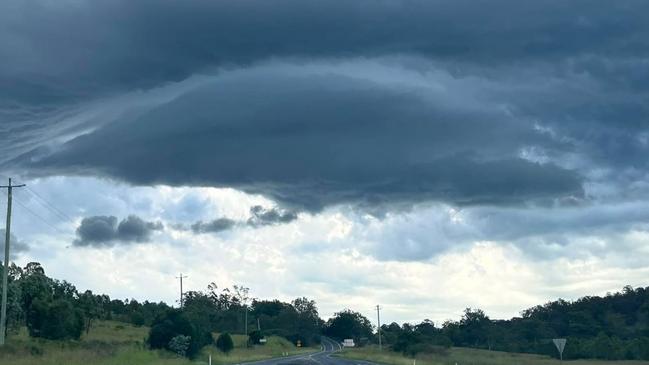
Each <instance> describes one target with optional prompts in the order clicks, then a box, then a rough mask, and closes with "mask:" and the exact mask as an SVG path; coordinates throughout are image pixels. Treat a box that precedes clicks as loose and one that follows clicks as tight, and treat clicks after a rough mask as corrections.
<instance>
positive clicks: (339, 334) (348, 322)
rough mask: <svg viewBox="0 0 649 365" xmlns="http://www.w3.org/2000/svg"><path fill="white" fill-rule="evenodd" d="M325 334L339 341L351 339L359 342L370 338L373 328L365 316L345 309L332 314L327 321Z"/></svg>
mask: <svg viewBox="0 0 649 365" xmlns="http://www.w3.org/2000/svg"><path fill="white" fill-rule="evenodd" d="M325 333H326V334H327V335H328V336H330V337H333V338H336V339H339V340H342V339H345V338H353V339H354V340H356V341H357V342H360V339H361V338H370V337H372V335H373V327H372V322H370V320H369V319H367V318H366V317H365V316H363V315H362V314H360V313H358V312H354V311H352V310H349V309H347V310H344V311H342V312H338V313H336V314H334V316H333V317H332V318H330V319H329V320H328V321H327V324H326V327H325Z"/></svg>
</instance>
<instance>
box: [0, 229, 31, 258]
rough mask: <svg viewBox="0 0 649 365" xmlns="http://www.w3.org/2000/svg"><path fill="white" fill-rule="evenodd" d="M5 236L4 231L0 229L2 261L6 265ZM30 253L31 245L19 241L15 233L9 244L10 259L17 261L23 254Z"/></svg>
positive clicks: (0, 255) (0, 254)
mask: <svg viewBox="0 0 649 365" xmlns="http://www.w3.org/2000/svg"><path fill="white" fill-rule="evenodd" d="M5 234H6V231H5V230H4V229H0V259H1V260H2V262H3V263H4V257H5ZM27 251H29V245H28V244H27V242H25V241H23V240H19V239H18V237H16V236H15V235H14V234H13V233H11V237H10V242H9V259H10V260H15V259H16V258H17V257H18V256H20V255H21V254H22V253H25V252H27Z"/></svg>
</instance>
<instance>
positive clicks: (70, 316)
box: [27, 299, 84, 340]
mask: <svg viewBox="0 0 649 365" xmlns="http://www.w3.org/2000/svg"><path fill="white" fill-rule="evenodd" d="M27 321H28V322H27V324H28V326H27V327H28V329H29V334H30V336H32V337H42V338H47V339H50V340H64V339H79V337H81V333H82V332H83V328H84V318H83V314H82V313H81V311H80V310H79V309H76V308H74V306H73V305H72V303H70V302H69V301H67V300H63V299H58V300H54V301H51V302H47V301H44V300H41V299H36V300H35V301H34V302H33V305H32V308H31V311H30V313H29V316H28V320H27Z"/></svg>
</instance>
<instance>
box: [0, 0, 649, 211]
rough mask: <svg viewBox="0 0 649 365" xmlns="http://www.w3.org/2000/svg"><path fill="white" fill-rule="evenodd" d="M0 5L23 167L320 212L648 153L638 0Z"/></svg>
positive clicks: (511, 195) (431, 195)
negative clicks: (225, 193) (211, 189)
mask: <svg viewBox="0 0 649 365" xmlns="http://www.w3.org/2000/svg"><path fill="white" fill-rule="evenodd" d="M1 6H2V7H3V9H2V10H3V11H1V12H0V14H2V15H0V17H2V18H1V19H2V22H1V23H0V24H2V25H0V27H3V29H2V33H0V34H2V36H0V56H1V57H0V59H2V60H3V67H2V68H0V70H1V71H0V82H2V83H3V84H4V85H5V86H6V87H3V88H1V89H2V90H3V91H2V92H3V95H2V96H3V97H2V100H3V102H2V105H1V106H0V120H1V121H2V123H3V127H5V128H4V131H0V133H3V134H2V136H3V138H5V137H6V139H7V141H9V143H6V144H4V145H3V146H2V147H0V148H1V149H2V150H1V152H3V153H2V155H3V156H5V157H3V161H4V167H5V168H9V169H11V170H13V171H19V172H21V173H23V174H29V175H31V176H43V175H61V174H67V175H90V176H96V175H99V176H107V177H111V178H116V179H119V180H124V181H127V182H130V183H133V184H142V185H147V184H169V185H175V186H184V185H193V186H217V187H234V188H236V189H240V190H243V191H246V192H250V193H261V194H263V195H265V196H268V197H270V198H272V199H274V200H276V201H278V202H280V203H281V204H283V205H284V206H286V207H289V208H291V209H306V210H310V211H319V210H321V209H323V208H324V207H326V206H329V205H335V204H347V203H350V204H354V205H359V206H367V207H373V206H377V205H394V204H401V203H405V204H411V203H412V202H418V201H421V200H433V201H442V202H446V203H450V204H457V205H467V204H469V205H475V204H498V205H508V204H521V203H528V202H530V201H532V202H537V203H538V202H547V201H552V200H561V199H568V198H576V199H581V198H582V197H584V191H583V186H584V184H588V180H589V179H590V178H592V174H591V172H592V171H594V170H596V171H602V169H605V170H616V172H615V173H612V175H616V173H617V174H623V175H625V176H624V177H623V178H624V179H627V181H628V180H632V179H637V176H636V177H634V176H633V175H629V174H632V173H633V169H638V168H641V169H644V168H646V167H647V161H646V159H645V158H643V156H644V155H645V154H646V153H647V152H648V151H647V149H648V146H649V144H648V143H647V140H648V138H649V137H648V136H649V134H648V132H647V120H649V119H647V116H648V115H649V109H648V108H649V106H648V105H649V104H648V103H646V100H647V96H648V95H649V89H648V88H649V86H648V85H649V83H647V82H644V81H646V80H649V73H648V72H647V67H646V57H647V55H648V54H649V45H648V44H647V41H646V39H649V37H648V36H647V35H648V34H649V25H647V23H646V22H644V19H643V17H642V16H640V14H644V13H646V12H647V10H649V9H647V7H648V6H649V5H647V4H646V2H642V1H630V2H624V3H623V4H622V3H615V4H606V5H603V4H602V3H598V2H594V1H572V2H569V3H566V2H563V1H544V2H542V3H522V2H519V1H513V0H500V1H492V2H489V6H480V5H479V4H477V3H475V2H473V1H470V2H469V1H420V0H410V1H407V0H385V1H367V0H360V1H354V2H348V1H336V0H332V1H324V2H310V1H296V0H280V1H277V2H273V3H272V4H270V3H268V2H264V1H246V2H230V1H224V2H195V1H190V2H176V1H156V2H152V1H142V2H126V1H98V2H92V3H90V2H88V3H86V2H62V3H57V4H55V5H52V4H49V5H46V4H45V3H44V2H40V1H31V2H8V3H4V4H3V5H1ZM505 10H506V11H505ZM145 14H146V18H147V21H142V17H143V16H144V15H145ZM34 19H39V21H33V20H34ZM70 19H75V21H70ZM115 24H119V26H115ZM107 29H110V31H107ZM52 40H60V41H59V42H56V41H52ZM64 40H65V41H64ZM55 47H56V48H55ZM54 53H56V54H57V55H58V57H49V56H48V55H50V54H54ZM45 60H47V61H45ZM643 80H644V81H643ZM594 126H597V127H594ZM543 204H546V203H543Z"/></svg>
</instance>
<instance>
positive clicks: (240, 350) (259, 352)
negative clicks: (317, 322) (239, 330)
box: [202, 334, 320, 365]
mask: <svg viewBox="0 0 649 365" xmlns="http://www.w3.org/2000/svg"><path fill="white" fill-rule="evenodd" d="M217 337H218V334H214V338H217ZM267 340H268V342H267V343H266V344H265V345H258V346H252V347H246V338H245V336H243V335H232V342H234V350H232V351H231V352H230V353H229V354H227V355H226V354H224V353H222V352H221V351H219V350H218V349H217V348H216V347H214V346H208V347H205V348H204V349H203V351H202V357H203V358H207V355H208V354H210V353H211V354H212V364H215V365H228V364H239V363H242V362H250V361H258V360H265V359H271V358H274V357H281V356H286V355H284V354H288V355H289V356H291V355H299V354H306V353H310V352H316V351H318V350H320V347H302V348H299V347H295V345H293V344H292V343H291V342H289V341H288V340H286V339H285V338H282V337H276V336H270V337H268V338H267Z"/></svg>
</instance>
